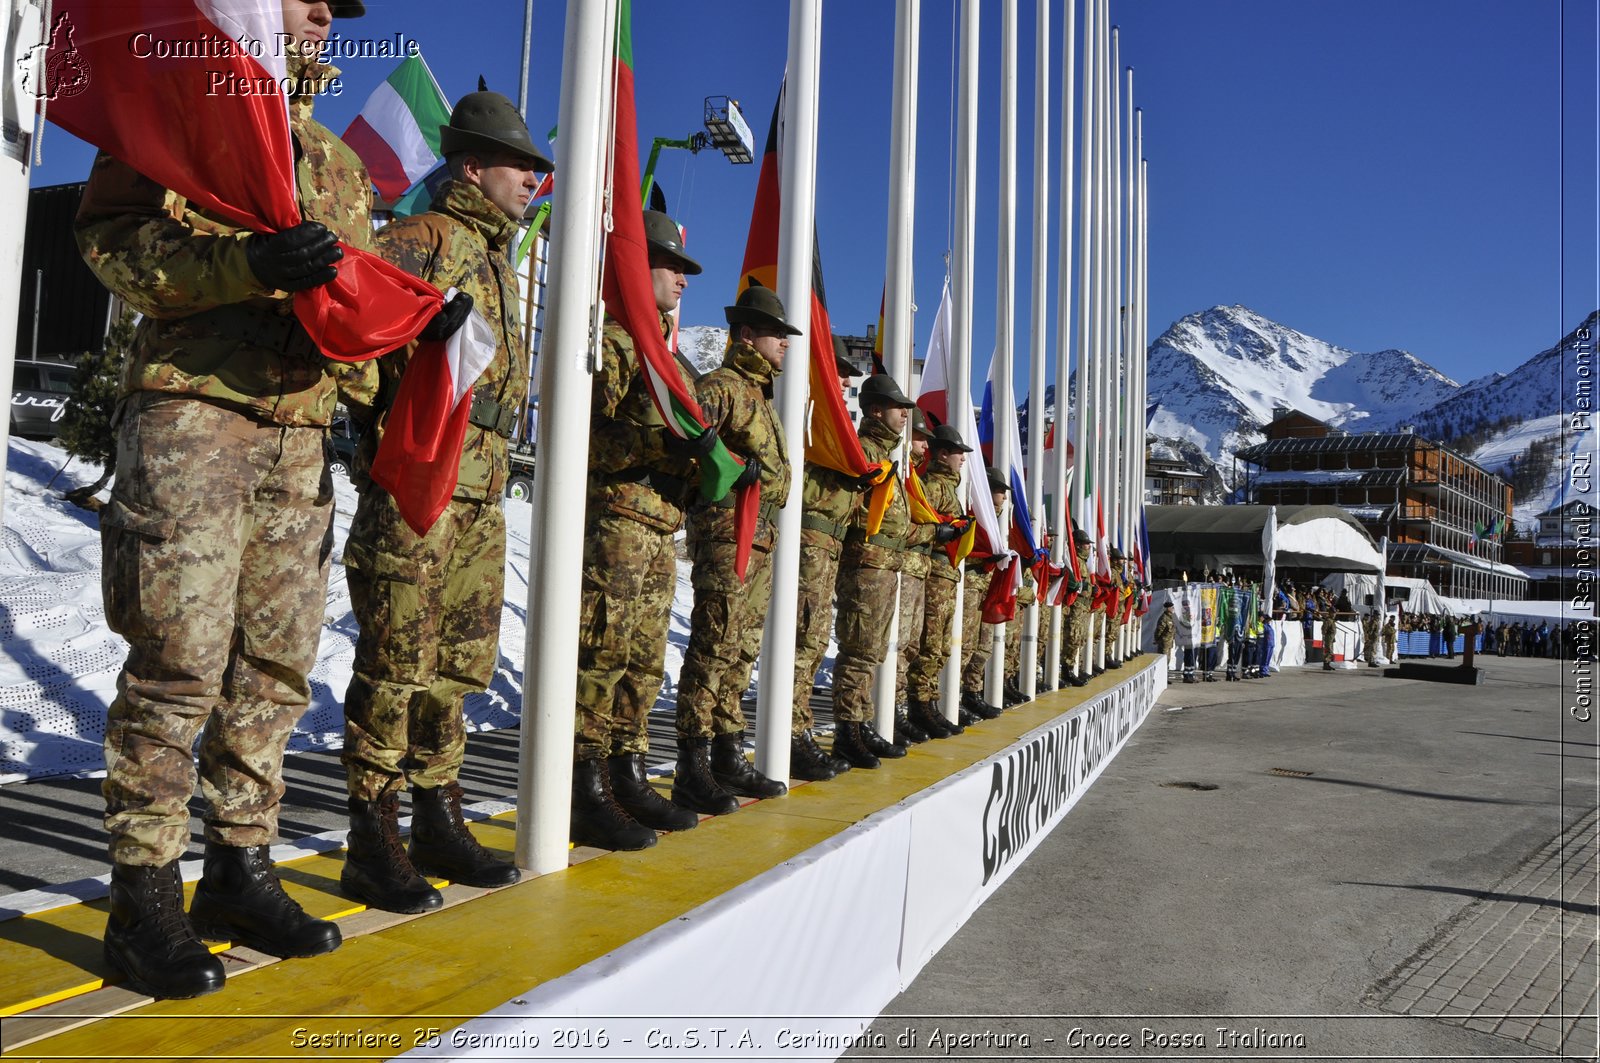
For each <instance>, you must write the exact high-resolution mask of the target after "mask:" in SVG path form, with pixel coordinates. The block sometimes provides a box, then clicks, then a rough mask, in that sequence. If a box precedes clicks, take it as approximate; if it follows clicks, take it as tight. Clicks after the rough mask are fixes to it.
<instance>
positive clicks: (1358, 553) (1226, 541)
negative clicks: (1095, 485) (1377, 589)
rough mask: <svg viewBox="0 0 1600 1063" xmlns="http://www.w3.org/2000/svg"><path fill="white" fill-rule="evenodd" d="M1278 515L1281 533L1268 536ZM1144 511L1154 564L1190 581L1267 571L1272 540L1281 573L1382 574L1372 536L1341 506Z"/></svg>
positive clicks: (1194, 507) (1191, 507)
mask: <svg viewBox="0 0 1600 1063" xmlns="http://www.w3.org/2000/svg"><path fill="white" fill-rule="evenodd" d="M1274 510H1275V511H1276V512H1277V528H1276V532H1275V534H1273V535H1271V536H1267V535H1266V534H1265V531H1266V529H1267V527H1268V525H1269V523H1270V519H1271V516H1272V514H1273V511H1274ZM1144 512H1145V519H1146V520H1147V521H1148V522H1149V528H1150V555H1151V559H1152V561H1153V562H1154V564H1155V565H1156V566H1157V567H1158V568H1159V567H1162V566H1165V567H1166V568H1168V569H1173V570H1178V569H1183V570H1187V571H1188V572H1189V574H1190V575H1191V576H1198V575H1199V573H1200V572H1202V571H1204V570H1206V569H1210V570H1211V571H1214V572H1216V571H1221V570H1223V569H1226V568H1231V567H1233V566H1235V565H1239V566H1249V567H1264V566H1265V565H1266V564H1267V562H1268V560H1269V559H1268V557H1267V542H1268V540H1269V539H1270V541H1271V543H1272V548H1273V555H1274V558H1273V560H1274V561H1275V567H1277V568H1314V569H1330V570H1333V571H1336V572H1374V573H1376V572H1380V571H1382V569H1383V557H1382V555H1381V554H1380V553H1379V552H1378V545H1377V544H1376V543H1374V542H1373V541H1372V536H1371V535H1369V534H1367V530H1366V529H1365V528H1363V527H1362V526H1361V524H1360V522H1358V521H1357V520H1356V519H1355V518H1354V517H1352V516H1351V515H1350V514H1349V513H1347V512H1346V511H1345V510H1343V509H1340V508H1339V507H1338V506H1146V507H1145V510H1144Z"/></svg>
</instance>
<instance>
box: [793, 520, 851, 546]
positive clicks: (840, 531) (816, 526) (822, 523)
mask: <svg viewBox="0 0 1600 1063" xmlns="http://www.w3.org/2000/svg"><path fill="white" fill-rule="evenodd" d="M800 527H802V528H807V529H809V530H811V531H819V532H821V533H822V534H824V535H831V536H833V537H834V538H835V539H838V540H840V541H841V542H842V541H843V540H844V537H845V536H846V535H848V534H849V533H850V525H848V524H840V523H836V522H834V521H831V520H825V519H823V518H822V517H819V516H817V515H816V514H815V513H803V514H801V515H800Z"/></svg>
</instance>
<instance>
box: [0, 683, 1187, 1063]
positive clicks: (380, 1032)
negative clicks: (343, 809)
mask: <svg viewBox="0 0 1600 1063" xmlns="http://www.w3.org/2000/svg"><path fill="white" fill-rule="evenodd" d="M1160 665H1161V658H1160V657H1159V656H1155V655H1147V656H1145V657H1141V658H1138V659H1136V660H1134V661H1132V662H1130V663H1129V665H1128V666H1127V667H1125V668H1123V669H1121V670H1116V671H1111V672H1108V673H1106V674H1105V675H1104V676H1101V677H1100V678H1098V679H1096V680H1094V681H1092V682H1091V683H1090V684H1088V685H1087V686H1085V687H1082V688H1068V689H1067V690H1065V691H1056V692H1052V693H1050V694H1045V695H1042V696H1041V697H1039V698H1038V699H1036V700H1035V701H1034V702H1032V703H1030V704H1028V705H1024V706H1021V707H1019V708H1016V709H1013V710H1011V711H1009V712H1007V713H1005V714H1004V715H1003V716H1001V717H1000V718H999V719H997V720H993V721H990V722H986V723H980V724H979V725H977V726H975V727H973V728H969V729H968V730H967V732H966V733H965V734H962V735H958V736H956V737H954V738H949V739H945V740H942V741H934V742H928V743H925V744H923V745H920V746H915V747H913V748H912V749H911V752H910V754H909V755H908V756H907V757H906V758H904V759H903V760H898V761H888V762H885V766H884V768H882V769H880V770H876V771H861V770H855V771H851V772H849V773H847V774H845V775H843V776H840V777H839V778H837V779H834V780H831V781H829V782H827V783H810V784H807V783H798V784H794V785H793V789H792V791H791V793H790V794H789V795H788V796H787V797H785V798H780V799H777V800H772V801H762V802H750V803H747V804H746V806H745V807H744V808H742V809H741V810H740V811H739V812H738V813H736V814H733V815H730V816H723V817H717V818H706V819H703V820H702V821H701V824H700V826H699V827H698V828H697V829H695V830H692V831H687V832H683V833H680V834H671V835H664V836H662V838H661V841H660V844H658V845H657V846H656V847H655V848H653V849H650V850H646V851H644V852H640V853H603V852H600V851H597V850H591V849H579V850H574V853H573V863H572V865H571V866H570V868H569V869H568V870H567V871H565V872H563V873H559V874H553V875H545V876H543V877H540V878H536V879H527V880H524V881H523V882H521V883H519V884H517V885H515V886H512V887H509V888H506V889H502V890H497V891H484V890H480V889H474V888H470V887H464V886H456V885H448V884H444V883H442V882H440V883H439V884H440V885H441V886H442V888H443V892H444V895H445V900H446V906H445V907H444V908H443V909H441V910H439V911H436V912H431V913H428V914H426V915H422V916H395V915H392V914H390V913H384V912H375V911H368V910H366V909H365V908H363V907H361V906H359V905H354V904H352V902H350V901H349V900H347V899H345V898H344V897H343V896H342V895H341V894H340V893H339V891H338V877H339V871H340V866H341V859H342V857H341V856H340V855H339V854H330V855H317V856H308V857H305V858H302V859H298V860H294V861H291V862H288V863H286V864H283V865H280V868H279V871H280V875H281V877H282V878H283V880H284V883H285V886H286V888H287V889H288V890H289V891H290V892H291V893H292V894H293V895H294V896H295V898H296V899H297V900H299V901H300V903H301V904H303V905H304V906H305V907H306V909H307V910H308V911H310V912H312V913H313V914H315V915H318V916H321V917H324V918H331V919H336V920H338V921H339V925H340V928H341V930H342V932H343V934H344V937H345V941H344V944H343V946H342V947H341V948H339V949H338V950H337V951H336V952H334V953H332V954H329V955H327V956H320V957H315V958H312V959H299V960H277V959H274V958H273V957H268V956H263V955H261V954H259V953H255V952H253V951H252V950H249V949H245V948H228V947H227V946H225V945H218V946H216V951H218V952H219V953H220V955H221V956H222V957H223V960H224V962H225V964H226V966H227V969H228V985H227V987H226V988H225V989H224V990H222V991H221V992H218V993H214V994H211V995H210V996H206V997H201V998H198V999H196V1000H188V1001H152V1000H150V999H149V998H148V997H143V996H140V995H138V994H135V993H133V992H130V991H129V990H127V989H124V988H121V987H120V986H117V985H115V984H113V983H114V978H115V976H114V973H113V971H112V970H111V968H110V967H109V966H108V965H107V964H106V963H105V961H104V959H103V958H102V955H101V944H100V935H101V932H102V931H103V929H104V926H105V919H106V904H105V902H104V901H103V900H102V901H96V902H90V903H85V904H74V905H68V906H65V907H61V908H56V909H52V910H50V911H47V912H42V913H38V914H34V915H28V916H23V917H20V918H15V919H11V920H9V921H7V922H4V923H0V1017H3V1018H0V1044H3V1051H0V1057H3V1058H4V1059H51V1060H80V1059H81V1060H88V1059H94V1060H112V1059H144V1060H148V1059H152V1058H154V1059H220V1058H251V1059H257V1060H267V1059H296V1060H303V1059H306V1058H312V1057H328V1058H343V1059H387V1058H390V1057H392V1056H395V1055H398V1054H400V1053H402V1052H404V1051H408V1050H411V1049H413V1048H415V1047H417V1046H418V1044H419V1038H421V1037H424V1036H426V1033H427V1031H428V1030H430V1029H434V1028H443V1029H449V1028H450V1027H452V1026H455V1025H457V1024H459V1023H461V1022H463V1021H465V1020H467V1019H471V1018H475V1017H477V1016H480V1015H482V1014H483V1013H484V1012H486V1011H488V1010H490V1009H493V1008H496V1007H499V1006H501V1005H503V1004H504V1003H506V1002H507V1001H508V1000H511V999H512V998H514V997H516V996H517V995H518V994H522V993H526V992H528V991H529V990H530V989H532V988H534V987H537V986H540V985H543V984H545V983H548V982H550V981H552V980H554V979H558V978H561V977H562V976H563V975H566V974H569V973H570V972H572V971H574V970H576V969H578V968H579V967H582V966H583V965H585V964H587V963H589V962H590V961H592V960H595V959H597V958H599V957H601V956H604V955H605V954H607V953H609V952H611V951H613V950H615V949H616V948H618V947H620V946H622V945H624V944H626V943H628V942H630V941H633V940H634V939H637V938H639V937H640V936H641V935H644V934H647V933H649V932H650V931H652V930H655V929H656V928H658V927H661V926H663V925H665V924H667V923H669V922H672V921H673V920H676V919H679V918H680V917H682V916H684V915H685V914H686V913H689V912H691V911H693V910H694V909H695V908H697V907H698V906H700V905H702V904H704V903H705V902H707V901H709V900H712V899H714V898H716V897H719V896H721V895H722V894H725V893H727V892H728V891H729V890H731V889H733V888H735V887H737V886H740V885H742V884H744V883H747V882H749V881H751V880H752V879H755V878H757V877H758V876H760V875H762V874H764V873H765V872H767V871H769V870H771V869H773V868H775V867H777V866H778V865H780V864H782V863H783V862H785V861H788V860H791V859H793V858H795V857H797V856H799V855H801V854H803V853H804V852H806V850H808V849H810V848H811V847H813V846H815V845H817V844H818V843H820V842H823V841H825V840H827V839H829V838H832V837H834V836H835V835H837V834H839V833H840V832H842V831H844V830H846V829H848V828H850V827H851V826H852V825H854V824H856V823H858V822H860V821H861V820H863V819H865V818H866V817H868V816H871V815H873V814H874V813H877V812H879V811H881V810H884V809H887V808H890V807H891V806H894V805H896V804H897V803H899V802H901V801H904V800H905V799H907V798H908V797H911V796H912V795H915V794H917V793H918V792H920V791H922V790H925V789H926V788H928V787H930V786H933V785H935V784H937V783H939V782H941V781H942V780H944V779H946V778H948V777H950V776H952V775H954V774H956V773H958V772H960V771H962V770H964V769H966V768H968V767H970V766H972V765H974V764H977V763H979V762H980V761H983V760H985V759H986V758H989V757H991V756H993V755H994V754H996V753H997V752H999V751H1002V750H1004V749H1006V748H1007V747H1008V746H1010V745H1012V744H1013V743H1015V742H1016V741H1017V739H1018V738H1020V737H1021V736H1023V735H1025V734H1027V733H1028V732H1030V731H1032V730H1034V729H1035V728H1038V727H1040V726H1041V725H1043V724H1046V723H1048V722H1050V721H1051V720H1053V719H1055V718H1056V717H1058V716H1060V715H1062V714H1064V713H1068V712H1070V711H1072V710H1073V709H1074V708H1076V707H1077V706H1079V705H1080V704H1082V703H1084V702H1085V701H1087V700H1089V699H1091V698H1094V697H1095V696H1096V695H1098V694H1101V693H1104V692H1105V691H1106V690H1107V689H1109V688H1111V687H1113V686H1115V685H1117V684H1119V683H1121V682H1123V681H1125V680H1127V679H1128V678H1130V676H1132V675H1135V674H1137V673H1139V672H1140V671H1142V670H1144V669H1147V668H1156V667H1159V666H1160ZM513 816H514V813H507V814H505V815H504V816H501V817H498V818H495V819H491V820H484V821H479V822H477V823H475V824H473V830H474V833H475V834H476V835H477V837H478V838H479V839H480V840H481V841H482V842H483V844H484V845H486V846H488V847H489V848H491V849H497V850H500V851H502V852H507V853H509V852H510V850H511V848H512V839H513V819H512V817H513ZM436 881H437V880H436Z"/></svg>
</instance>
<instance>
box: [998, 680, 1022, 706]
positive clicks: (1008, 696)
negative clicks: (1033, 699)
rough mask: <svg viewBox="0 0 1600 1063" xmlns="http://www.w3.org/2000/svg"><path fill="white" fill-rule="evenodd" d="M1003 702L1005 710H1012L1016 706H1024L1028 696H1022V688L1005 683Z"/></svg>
mask: <svg viewBox="0 0 1600 1063" xmlns="http://www.w3.org/2000/svg"><path fill="white" fill-rule="evenodd" d="M1003 700H1004V701H1005V706H1006V708H1008V709H1014V708H1016V707H1017V706H1018V705H1026V704H1027V703H1028V696H1027V695H1026V694H1024V693H1023V692H1022V688H1021V687H1019V686H1017V685H1016V684H1015V683H1007V684H1006V687H1005V694H1004V698H1003Z"/></svg>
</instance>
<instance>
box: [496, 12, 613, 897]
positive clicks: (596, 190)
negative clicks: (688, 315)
mask: <svg viewBox="0 0 1600 1063" xmlns="http://www.w3.org/2000/svg"><path fill="white" fill-rule="evenodd" d="M616 23H617V11H616V5H615V4H592V3H585V2H584V0H569V2H568V4H567V23H566V25H567V28H566V43H565V47H564V50H563V55H562V63H561V71H562V74H561V104H560V108H559V111H558V118H559V121H560V124H561V129H562V137H561V160H562V161H561V169H562V174H563V177H562V179H561V181H560V182H558V183H557V185H556V192H555V195H556V201H555V209H554V210H553V211H552V212H551V226H552V231H551V247H550V250H551V263H550V288H549V291H550V293H551V296H552V298H551V301H550V304H549V306H548V308H547V312H548V314H549V317H548V323H547V325H546V328H547V329H548V331H547V332H546V334H545V340H544V344H545V345H544V355H543V356H542V357H541V358H540V359H539V394H540V395H542V396H544V405H543V409H544V415H543V416H541V417H540V418H539V441H538V447H539V453H540V454H542V455H544V458H543V459H541V461H540V468H539V475H538V476H536V477H534V481H533V522H532V523H533V527H534V528H536V529H537V530H538V533H537V534H535V535H531V536H529V543H530V548H531V554H530V556H529V558H528V635H527V653H526V656H525V658H524V660H525V661H526V665H525V666H524V670H523V677H524V679H523V698H522V736H521V740H520V746H521V755H520V757H519V759H518V766H517V826H516V861H517V866H518V867H521V868H525V869H528V870H531V871H533V872H534V873H535V874H539V875H544V874H548V873H550V872H552V871H560V870H563V869H565V868H566V866H567V841H568V835H569V832H570V829H571V828H570V813H571V807H572V806H571V802H572V728H573V721H574V717H575V716H576V714H577V704H578V701H577V698H578V629H577V626H576V625H574V624H573V622H572V618H573V617H575V616H577V615H578V603H579V599H580V597H581V593H582V586H581V584H582V573H581V571H580V568H579V566H578V565H575V564H573V563H572V559H573V558H575V557H582V556H583V507H584V496H585V492H586V489H587V488H586V485H587V480H588V468H589V366H590V365H591V364H592V354H593V351H594V347H595V344H596V343H598V342H599V337H598V335H596V334H594V328H593V325H594V322H595V320H596V317H595V315H594V306H595V302H596V292H598V290H599V235H600V220H601V219H600V216H601V208H602V191H601V190H602V187H603V185H604V183H605V176H606V173H607V172H608V169H609V167H608V166H607V158H608V153H609V151H610V148H611V145H610V143H609V140H610V138H609V136H608V131H609V129H610V127H611V122H610V115H611V106H612V103H613V101H612V93H611V88H612V71H613V63H612V60H611V54H612V51H613V49H614V43H615V40H616V29H617V26H616ZM614 192H615V194H616V195H619V196H628V195H632V194H633V192H632V190H631V189H627V188H622V189H616V190H614Z"/></svg>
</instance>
